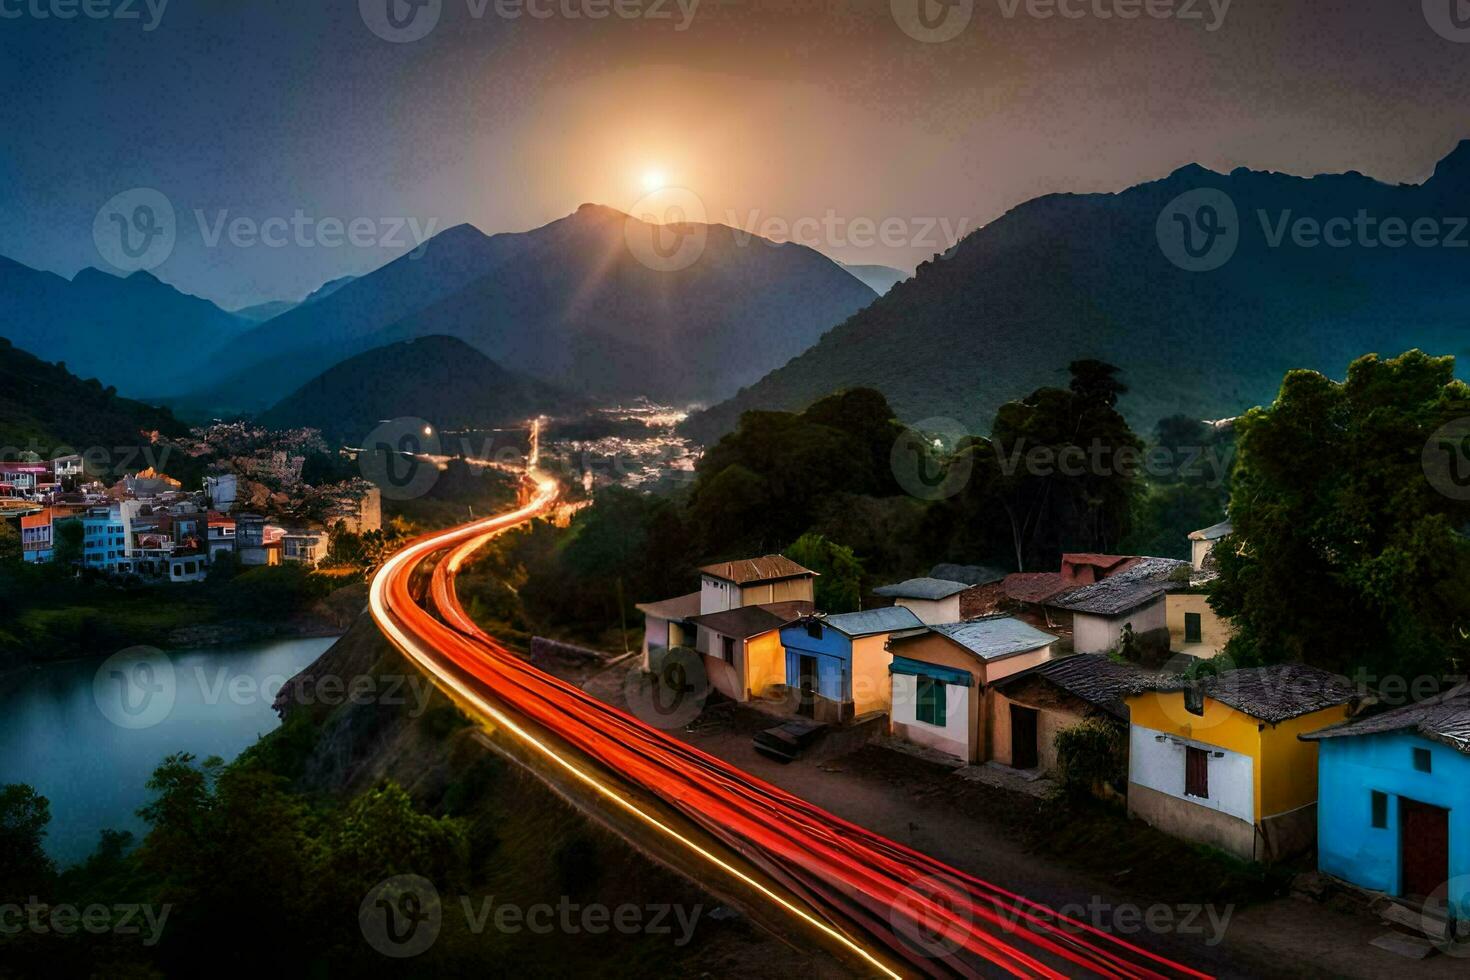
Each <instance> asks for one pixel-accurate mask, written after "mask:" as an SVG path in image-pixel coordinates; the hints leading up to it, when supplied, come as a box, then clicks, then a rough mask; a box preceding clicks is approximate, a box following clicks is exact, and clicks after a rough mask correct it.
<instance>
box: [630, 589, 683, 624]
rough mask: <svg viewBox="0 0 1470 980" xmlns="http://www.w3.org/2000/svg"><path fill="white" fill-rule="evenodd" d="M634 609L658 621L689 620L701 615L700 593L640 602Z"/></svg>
mask: <svg viewBox="0 0 1470 980" xmlns="http://www.w3.org/2000/svg"><path fill="white" fill-rule="evenodd" d="M634 608H635V609H637V610H638V611H639V612H641V613H643V614H644V615H647V616H653V617H654V618H656V619H688V618H689V617H690V616H698V615H699V593H698V592H691V593H689V594H688V595H681V596H676V597H675V598H673V599H661V600H659V601H658V602H640V603H638V605H637V606H635V607H634Z"/></svg>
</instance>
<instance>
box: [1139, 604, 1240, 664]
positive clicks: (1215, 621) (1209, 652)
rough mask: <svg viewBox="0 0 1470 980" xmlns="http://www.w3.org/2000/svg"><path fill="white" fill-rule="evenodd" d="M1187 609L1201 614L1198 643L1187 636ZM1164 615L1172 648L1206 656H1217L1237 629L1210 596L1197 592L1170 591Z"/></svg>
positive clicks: (1206, 658)
mask: <svg viewBox="0 0 1470 980" xmlns="http://www.w3.org/2000/svg"><path fill="white" fill-rule="evenodd" d="M1185 613H1198V614H1199V617H1200V642H1198V643H1189V642H1186V641H1185V639H1184V614H1185ZM1164 618H1165V620H1166V621H1167V623H1168V626H1169V649H1170V650H1173V651H1174V652H1175V653H1187V654H1190V655H1192V656H1195V657H1200V658H1202V659H1205V660H1208V659H1210V658H1212V657H1215V656H1217V655H1218V654H1219V653H1220V651H1221V650H1223V649H1225V644H1226V643H1228V642H1229V641H1230V637H1231V636H1232V635H1234V633H1235V628H1234V626H1233V625H1232V624H1231V622H1230V620H1228V619H1226V618H1224V617H1223V616H1220V615H1219V614H1217V613H1216V612H1215V610H1213V609H1211V608H1210V603H1209V601H1208V597H1207V596H1205V595H1203V594H1201V593H1197V592H1171V593H1170V594H1169V595H1167V596H1166V597H1165V598H1164ZM1136 628H1137V627H1135V629H1136Z"/></svg>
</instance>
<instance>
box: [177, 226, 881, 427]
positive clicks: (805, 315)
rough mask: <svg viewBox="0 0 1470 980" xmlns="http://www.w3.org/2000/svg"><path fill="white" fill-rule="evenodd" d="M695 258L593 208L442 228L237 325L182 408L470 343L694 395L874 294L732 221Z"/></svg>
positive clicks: (733, 383)
mask: <svg viewBox="0 0 1470 980" xmlns="http://www.w3.org/2000/svg"><path fill="white" fill-rule="evenodd" d="M677 230H678V232H679V233H680V234H682V235H685V236H697V237H698V240H700V241H701V242H702V243H703V244H702V252H701V253H699V255H698V257H697V258H696V259H695V260H694V261H693V262H692V264H689V265H687V267H682V268H677V269H670V268H663V267H659V266H658V265H657V264H656V263H655V262H647V261H645V260H644V257H641V256H640V255H639V254H638V253H637V251H636V250H635V249H634V248H631V247H630V245H629V243H630V241H637V240H639V237H640V236H642V237H643V238H650V237H651V236H654V235H657V234H659V233H660V232H659V230H658V229H657V227H656V226H653V225H648V224H645V223H644V222H642V221H640V220H638V219H636V218H632V217H630V216H628V215H626V214H623V213H622V212H620V211H616V210H614V209H612V208H607V207H602V206H600V205H592V204H587V205H583V206H582V207H581V208H579V209H578V210H577V211H576V212H575V213H573V214H571V215H568V216H566V217H564V218H561V219H558V220H557V221H553V222H551V223H550V224H548V225H545V226H543V227H541V228H537V229H535V230H533V231H528V232H517V233H505V234H497V235H485V234H483V233H482V232H480V231H479V230H478V229H476V228H474V227H473V226H471V225H467V224H466V225H458V226H456V227H453V228H449V229H446V230H445V231H443V232H441V233H440V234H438V235H436V236H435V237H433V238H432V239H430V240H429V241H428V242H426V243H425V244H424V246H422V248H421V249H420V250H417V251H416V253H415V254H411V255H405V256H402V257H400V258H398V259H396V260H394V261H393V262H390V263H388V264H387V265H385V266H383V267H382V268H380V269H378V270H376V271H375V272H372V273H369V274H368V275H365V276H361V277H359V278H357V279H355V280H353V281H352V282H349V283H347V284H346V285H344V286H342V287H341V288H340V289H338V290H336V291H335V292H334V293H333V294H332V295H330V296H327V297H325V298H323V299H321V300H319V301H317V302H315V303H311V304H303V305H301V306H299V307H297V308H295V309H292V310H289V311H287V312H285V313H283V314H281V315H279V316H275V317H272V318H271V319H269V320H267V321H265V322H264V323H261V324H259V325H258V326H255V327H254V328H252V329H250V330H248V331H246V332H245V333H242V334H240V335H239V336H238V337H236V338H234V339H233V340H232V341H231V342H229V343H228V344H227V345H225V346H224V347H223V348H222V349H221V350H219V351H218V352H217V353H216V354H215V355H214V356H213V357H211V358H210V359H209V360H208V361H207V363H206V370H205V372H204V375H205V376H206V377H209V378H213V379H220V380H218V381H215V382H212V383H210V384H208V385H206V386H202V387H201V388H199V389H197V390H194V391H192V392H188V393H186V394H185V395H184V396H183V397H182V398H181V399H179V401H180V403H182V404H191V405H199V406H210V407H212V408H214V409H215V410H220V409H230V410H243V411H254V410H259V409H260V408H263V407H264V406H265V405H267V404H270V403H272V402H274V401H275V400H276V399H278V398H280V397H282V396H283V395H285V394H286V393H288V392H289V391H291V390H292V389H294V388H295V387H297V386H299V385H301V384H304V383H305V382H306V381H307V380H308V379H310V378H311V377H313V376H314V375H316V374H318V373H320V372H321V371H323V370H325V369H326V368H328V367H330V366H331V365H333V364H335V363H337V362H339V361H340V360H342V358H343V357H346V356H351V355H353V354H357V353H361V352H364V351H367V350H371V349H374V348H378V347H382V346H384V345H386V344H391V343H395V342H398V341H401V340H408V339H413V338H415V337H425V336H433V335H447V336H453V337H458V338H460V339H462V340H464V341H466V342H467V343H468V344H470V345H471V346H473V347H474V348H476V349H477V350H479V351H480V352H482V353H484V354H486V355H487V356H489V357H490V358H492V359H493V360H495V361H497V362H498V363H500V364H502V365H505V366H507V367H513V368H515V369H516V370H519V371H523V372H525V373H527V374H530V375H533V376H536V377H540V378H542V379H545V380H548V381H554V382H555V383H556V384H558V385H560V386H562V387H564V388H566V389H568V390H575V391H579V392H584V393H586V394H588V395H590V396H593V397H599V398H609V399H613V398H628V397H634V396H638V395H644V396H647V397H650V398H653V399H655V400H660V401H665V402H678V403H687V402H691V401H696V400H704V401H708V400H712V399H716V398H720V397H724V396H726V395H730V394H734V393H735V391H736V390H738V389H739V387H740V386H741V385H743V384H749V383H750V382H752V381H755V380H756V379H757V378H759V377H760V376H761V375H762V374H764V373H765V372H766V371H767V370H769V369H770V368H773V367H775V366H777V365H779V364H781V363H783V362H784V361H786V360H788V359H789V358H791V357H794V356H796V355H797V354H799V353H801V352H802V351H803V350H805V349H806V348H807V347H809V346H810V345H811V344H812V343H813V342H815V341H816V339H817V338H818V337H819V336H820V335H821V334H822V332H823V331H824V330H826V329H828V328H829V327H830V326H831V325H832V324H833V323H837V322H840V321H841V320H843V319H845V318H846V317H848V316H850V315H851V314H853V313H855V312H857V311H858V310H859V309H861V308H862V307H864V306H866V305H868V304H869V303H870V302H872V301H873V300H874V299H875V298H876V294H875V293H874V292H873V290H872V289H870V288H868V287H867V286H865V285H864V284H863V283H862V282H860V281H859V280H858V279H856V278H855V277H854V276H852V275H850V274H848V273H846V272H844V271H843V269H842V268H841V267H840V266H839V265H838V264H837V263H835V262H833V261H832V260H831V259H829V258H827V257H826V256H824V255H822V254H821V253H819V252H816V251H814V250H813V249H810V248H807V247H805V246H802V245H796V244H779V245H778V244H775V243H772V242H770V241H768V240H766V239H762V238H759V237H755V236H750V235H748V234H744V233H737V232H736V231H735V230H734V229H731V228H729V227H727V226H724V225H703V224H695V223H688V224H685V225H681V226H677Z"/></svg>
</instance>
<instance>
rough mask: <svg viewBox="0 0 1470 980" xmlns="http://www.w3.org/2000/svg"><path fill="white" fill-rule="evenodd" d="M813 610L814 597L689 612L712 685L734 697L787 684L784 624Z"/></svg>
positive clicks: (740, 698) (744, 697)
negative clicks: (782, 643) (782, 640)
mask: <svg viewBox="0 0 1470 980" xmlns="http://www.w3.org/2000/svg"><path fill="white" fill-rule="evenodd" d="M811 613H812V604H811V603H810V602H807V601H805V600H793V601H791V602H772V603H766V604H765V605H760V606H740V607H738V608H735V609H726V610H723V611H721V612H715V613H708V614H706V615H702V616H693V617H690V619H689V620H688V622H689V623H691V624H692V625H693V626H694V628H695V640H694V644H693V645H694V649H695V650H697V651H699V653H700V654H701V655H702V656H703V657H704V667H705V673H706V674H707V675H708V677H709V681H710V684H711V685H713V686H714V688H715V690H717V691H719V692H720V693H721V694H723V695H725V696H726V697H728V698H731V699H733V700H735V701H749V700H750V699H751V698H758V697H761V696H763V695H766V694H767V693H768V692H769V691H770V689H771V688H772V687H775V686H778V685H783V684H785V683H786V651H785V649H783V648H782V646H781V627H783V626H785V625H787V624H788V623H792V622H795V621H796V620H798V619H800V618H801V617H803V616H809V615H811Z"/></svg>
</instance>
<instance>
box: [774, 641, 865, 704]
mask: <svg viewBox="0 0 1470 980" xmlns="http://www.w3.org/2000/svg"><path fill="white" fill-rule="evenodd" d="M781 646H782V647H783V648H785V651H786V684H787V685H788V686H789V687H791V688H792V689H793V690H799V689H800V687H801V657H802V656H803V655H806V656H810V657H814V658H816V661H817V693H818V694H819V695H821V696H822V697H824V698H826V699H828V700H829V701H838V702H840V701H848V700H851V686H850V685H851V676H850V672H849V665H850V664H851V662H852V645H851V643H850V642H849V641H848V638H847V637H846V636H844V635H842V634H841V633H839V632H838V631H837V630H834V629H830V628H828V627H826V626H824V627H822V635H821V636H820V637H814V636H809V635H808V634H807V631H806V624H804V623H795V624H793V625H791V626H786V627H783V628H782V629H781Z"/></svg>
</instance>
